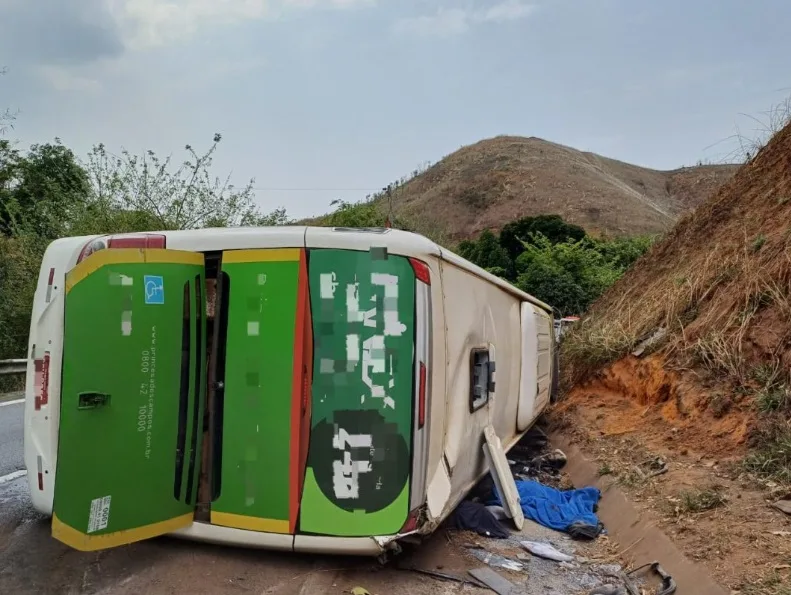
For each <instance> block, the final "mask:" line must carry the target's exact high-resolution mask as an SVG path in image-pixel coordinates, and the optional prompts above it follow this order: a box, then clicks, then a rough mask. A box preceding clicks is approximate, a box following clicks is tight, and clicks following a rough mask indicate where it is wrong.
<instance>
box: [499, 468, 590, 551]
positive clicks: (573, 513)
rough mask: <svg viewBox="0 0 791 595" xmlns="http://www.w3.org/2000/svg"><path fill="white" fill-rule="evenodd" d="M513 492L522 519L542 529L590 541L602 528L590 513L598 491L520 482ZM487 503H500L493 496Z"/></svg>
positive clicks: (534, 482)
mask: <svg viewBox="0 0 791 595" xmlns="http://www.w3.org/2000/svg"><path fill="white" fill-rule="evenodd" d="M516 489H517V491H518V492H519V500H520V504H521V506H522V512H523V513H524V515H525V517H526V518H528V519H531V520H533V521H536V522H538V523H541V524H542V525H544V526H545V527H549V528H550V529H555V530H556V531H564V532H566V533H569V534H570V535H572V536H573V537H575V538H580V539H594V538H596V537H598V535H599V534H600V533H601V531H602V529H603V526H602V524H601V523H600V522H599V519H598V517H597V516H596V513H595V512H594V510H595V509H596V508H597V505H598V503H599V499H600V498H601V492H600V491H599V489H598V488H594V487H587V488H581V489H578V490H564V491H561V490H557V489H555V488H552V487H549V486H545V485H542V484H540V483H538V482H537V481H532V480H524V481H517V482H516ZM490 504H500V499H499V497H498V495H497V494H496V493H495V494H493V495H492V500H491V502H490Z"/></svg>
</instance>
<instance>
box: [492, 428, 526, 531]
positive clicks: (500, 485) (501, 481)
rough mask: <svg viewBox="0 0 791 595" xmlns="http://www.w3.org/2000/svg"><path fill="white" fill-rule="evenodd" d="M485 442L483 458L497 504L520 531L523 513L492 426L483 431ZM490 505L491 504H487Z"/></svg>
mask: <svg viewBox="0 0 791 595" xmlns="http://www.w3.org/2000/svg"><path fill="white" fill-rule="evenodd" d="M483 435H484V438H485V441H484V443H483V446H482V448H483V456H484V459H485V460H486V463H487V465H488V467H489V471H490V473H489V474H490V475H491V477H492V480H493V481H494V486H495V494H496V498H497V502H496V503H497V504H502V506H503V508H504V509H505V511H506V513H507V516H508V518H510V519H512V520H513V522H514V526H515V527H516V528H517V529H521V528H522V526H523V525H524V522H525V516H524V511H523V510H522V508H521V506H520V505H519V492H518V490H517V487H516V481H515V480H514V474H513V471H512V470H511V465H510V463H509V461H508V459H506V458H505V451H504V450H503V445H502V443H501V442H500V438H499V437H498V436H497V433H496V432H495V429H494V426H492V425H488V426H486V427H485V428H484V429H483ZM489 504H491V502H490V503H489Z"/></svg>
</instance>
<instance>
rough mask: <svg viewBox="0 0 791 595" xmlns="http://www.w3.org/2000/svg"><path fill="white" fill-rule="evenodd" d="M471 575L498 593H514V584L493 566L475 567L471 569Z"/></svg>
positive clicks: (501, 594)
mask: <svg viewBox="0 0 791 595" xmlns="http://www.w3.org/2000/svg"><path fill="white" fill-rule="evenodd" d="M469 573H470V575H471V576H473V577H475V578H476V579H478V580H479V581H481V582H482V583H483V584H485V585H486V586H487V587H489V588H490V589H491V590H492V591H494V592H495V593H497V595H512V594H514V593H515V592H516V591H515V586H514V584H513V583H512V582H511V581H509V580H507V579H505V578H503V577H502V576H500V575H499V574H497V573H496V572H495V571H494V570H492V569H491V568H486V567H485V566H484V567H483V568H473V569H472V570H470V571H469Z"/></svg>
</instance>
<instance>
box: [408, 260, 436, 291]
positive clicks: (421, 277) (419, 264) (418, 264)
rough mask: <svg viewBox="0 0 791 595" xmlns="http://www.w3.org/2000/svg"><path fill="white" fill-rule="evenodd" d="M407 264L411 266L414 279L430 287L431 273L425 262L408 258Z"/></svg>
mask: <svg viewBox="0 0 791 595" xmlns="http://www.w3.org/2000/svg"><path fill="white" fill-rule="evenodd" d="M409 264H411V265H412V270H413V271H414V272H415V279H417V280H418V281H423V283H425V284H426V285H431V271H429V268H428V265H427V264H426V263H425V262H423V261H422V260H418V259H417V258H410V259H409Z"/></svg>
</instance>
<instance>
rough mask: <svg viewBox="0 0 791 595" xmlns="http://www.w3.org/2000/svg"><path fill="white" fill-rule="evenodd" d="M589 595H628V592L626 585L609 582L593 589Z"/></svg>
mask: <svg viewBox="0 0 791 595" xmlns="http://www.w3.org/2000/svg"><path fill="white" fill-rule="evenodd" d="M588 595H628V593H627V592H626V588H625V587H619V586H617V585H610V584H607V585H602V586H601V587H596V588H595V589H592V590H591V591H590V592H589V593H588Z"/></svg>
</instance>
